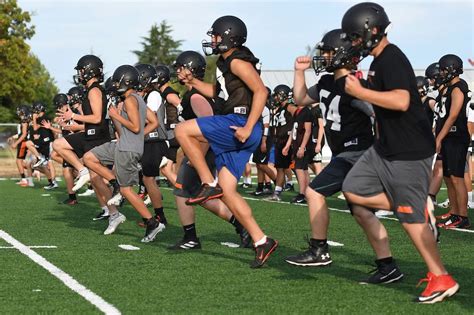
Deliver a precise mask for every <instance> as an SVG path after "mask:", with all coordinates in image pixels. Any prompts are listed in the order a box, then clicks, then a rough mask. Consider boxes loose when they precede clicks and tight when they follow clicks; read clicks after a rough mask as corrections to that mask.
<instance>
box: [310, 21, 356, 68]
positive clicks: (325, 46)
mask: <svg viewBox="0 0 474 315" xmlns="http://www.w3.org/2000/svg"><path fill="white" fill-rule="evenodd" d="M351 47H352V43H351V42H350V41H348V40H347V39H346V38H345V37H344V36H343V32H342V30H341V29H335V30H332V31H329V32H327V33H326V34H325V35H324V36H323V39H322V40H321V41H320V42H319V43H317V44H316V56H314V57H313V69H314V71H315V72H316V75H318V74H320V73H321V72H324V71H327V72H334V70H336V69H339V68H343V67H346V66H348V65H351V64H353V65H355V64H357V63H358V62H359V60H358V58H356V59H355V60H354V58H353V57H352V56H350V55H349V51H350V49H351ZM325 53H327V55H326V56H324V54H325Z"/></svg>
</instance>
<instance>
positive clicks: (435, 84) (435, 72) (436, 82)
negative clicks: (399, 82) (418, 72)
mask: <svg viewBox="0 0 474 315" xmlns="http://www.w3.org/2000/svg"><path fill="white" fill-rule="evenodd" d="M425 77H426V78H427V79H428V80H429V84H430V87H432V88H433V89H434V90H437V89H438V88H439V87H440V86H441V84H443V82H442V77H441V72H440V70H439V63H437V62H435V63H432V64H430V65H429V66H428V68H426V70H425Z"/></svg>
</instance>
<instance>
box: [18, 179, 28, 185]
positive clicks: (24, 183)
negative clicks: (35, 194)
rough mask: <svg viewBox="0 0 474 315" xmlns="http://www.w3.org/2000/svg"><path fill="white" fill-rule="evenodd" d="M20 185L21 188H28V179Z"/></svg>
mask: <svg viewBox="0 0 474 315" xmlns="http://www.w3.org/2000/svg"><path fill="white" fill-rule="evenodd" d="M18 185H20V186H21V187H28V180H27V179H26V178H25V180H23V179H22V180H21V181H20V183H19V184H18Z"/></svg>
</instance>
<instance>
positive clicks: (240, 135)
mask: <svg viewBox="0 0 474 315" xmlns="http://www.w3.org/2000/svg"><path fill="white" fill-rule="evenodd" d="M230 129H233V130H235V132H234V137H236V138H237V140H239V142H242V143H245V141H247V139H248V138H249V137H250V134H251V133H252V130H251V129H249V128H247V127H237V126H230Z"/></svg>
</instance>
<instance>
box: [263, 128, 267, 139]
mask: <svg viewBox="0 0 474 315" xmlns="http://www.w3.org/2000/svg"><path fill="white" fill-rule="evenodd" d="M263 135H264V136H265V137H266V136H268V128H267V127H265V128H263Z"/></svg>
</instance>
